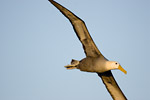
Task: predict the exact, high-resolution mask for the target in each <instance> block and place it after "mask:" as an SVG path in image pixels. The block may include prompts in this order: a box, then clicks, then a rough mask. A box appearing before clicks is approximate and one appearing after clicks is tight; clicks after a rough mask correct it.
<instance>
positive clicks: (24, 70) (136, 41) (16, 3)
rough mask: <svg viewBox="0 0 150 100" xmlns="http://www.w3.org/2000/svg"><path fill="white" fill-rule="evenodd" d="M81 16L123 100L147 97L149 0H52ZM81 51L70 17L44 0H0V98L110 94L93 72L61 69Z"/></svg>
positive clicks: (48, 99) (58, 99) (51, 99)
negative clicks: (114, 66) (112, 66)
mask: <svg viewBox="0 0 150 100" xmlns="http://www.w3.org/2000/svg"><path fill="white" fill-rule="evenodd" d="M57 2H58V3H60V4H62V5H63V6H64V7H66V8H68V9H69V10H71V11H72V12H73V13H74V14H76V15H77V16H78V17H80V18H81V19H83V20H84V22H85V23H86V25H87V28H88V30H89V32H90V34H91V36H92V38H93V40H94V42H95V43H96V45H97V47H98V48H99V50H100V51H101V52H102V54H103V55H104V56H105V57H106V58H107V59H109V60H114V61H118V62H120V63H121V65H122V67H123V68H124V69H126V70H127V72H128V73H127V75H125V74H124V73H122V72H121V71H119V70H113V71H112V73H113V75H114V77H115V79H116V80H117V82H118V84H119V86H120V88H121V89H122V91H123V92H124V94H125V95H126V97H127V98H128V99H129V100H149V99H150V96H149V90H150V86H149V84H150V78H149V76H150V72H149V71H150V64H149V62H150V57H149V56H150V1H149V0H57ZM84 57H85V54H84V51H83V48H82V45H81V43H80V42H79V40H78V38H77V36H76V34H75V32H74V30H73V28H72V26H71V24H70V22H69V21H68V20H67V19H66V18H65V17H64V16H63V15H62V14H61V13H60V12H59V11H58V10H57V9H56V8H55V7H54V6H53V5H52V4H50V3H49V2H48V0H24V1H23V0H13V1H12V0H11V1H7V0H1V1H0V100H95V99H99V100H100V99H101V100H112V98H111V96H110V95H109V93H108V92H107V90H106V88H105V86H104V84H103V83H102V81H101V79H100V78H99V77H98V76H97V74H94V73H87V72H80V71H79V70H66V69H65V68H64V66H65V65H67V64H69V63H70V61H71V59H77V60H80V59H82V58H84Z"/></svg>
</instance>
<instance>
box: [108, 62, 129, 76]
mask: <svg viewBox="0 0 150 100" xmlns="http://www.w3.org/2000/svg"><path fill="white" fill-rule="evenodd" d="M109 63H110V68H111V69H119V70H120V71H122V72H124V73H125V74H127V71H126V70H125V69H124V68H122V67H121V65H120V64H119V63H118V62H116V61H109Z"/></svg>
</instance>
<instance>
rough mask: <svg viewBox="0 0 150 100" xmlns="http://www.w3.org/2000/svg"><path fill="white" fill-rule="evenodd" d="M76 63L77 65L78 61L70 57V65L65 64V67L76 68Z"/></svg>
mask: <svg viewBox="0 0 150 100" xmlns="http://www.w3.org/2000/svg"><path fill="white" fill-rule="evenodd" d="M77 65H79V61H77V60H74V59H72V61H71V65H67V66H65V67H66V68H67V69H76V68H77Z"/></svg>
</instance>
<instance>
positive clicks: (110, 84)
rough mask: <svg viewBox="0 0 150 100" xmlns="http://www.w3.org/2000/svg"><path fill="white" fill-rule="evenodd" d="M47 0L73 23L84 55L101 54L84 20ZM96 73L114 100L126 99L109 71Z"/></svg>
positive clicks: (95, 55) (51, 0)
mask: <svg viewBox="0 0 150 100" xmlns="http://www.w3.org/2000/svg"><path fill="white" fill-rule="evenodd" d="M49 1H50V2H51V3H52V4H53V5H54V6H55V7H56V8H58V9H59V10H60V12H61V13H62V14H63V15H64V16H66V17H67V18H68V19H69V20H70V22H71V24H72V25H73V28H74V31H75V32H76V34H77V36H78V38H79V40H80V41H81V43H82V45H83V48H84V51H85V54H86V56H91V57H97V56H103V55H102V54H101V53H100V51H99V50H98V49H97V47H96V45H95V43H94V42H93V40H92V38H91V36H90V34H89V32H88V30H87V28H86V25H85V23H84V21H82V20H81V19H80V18H79V17H77V16H76V15H74V14H73V13H72V12H71V11H69V10H68V9H66V8H65V7H63V6H61V5H60V4H58V3H57V2H55V1H53V0H49ZM98 75H99V76H100V77H101V78H102V81H103V83H104V84H105V86H106V88H107V90H108V91H109V93H110V94H111V96H112V98H113V99H114V100H126V97H125V96H124V94H123V93H122V91H121V89H120V88H119V86H118V85H117V83H116V81H115V79H114V77H113V75H112V73H111V71H108V72H105V73H98Z"/></svg>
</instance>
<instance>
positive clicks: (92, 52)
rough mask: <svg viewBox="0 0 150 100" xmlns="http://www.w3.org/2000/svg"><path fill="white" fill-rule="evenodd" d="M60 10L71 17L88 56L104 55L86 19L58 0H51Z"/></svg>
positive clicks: (70, 19)
mask: <svg viewBox="0 0 150 100" xmlns="http://www.w3.org/2000/svg"><path fill="white" fill-rule="evenodd" d="M49 1H50V2H51V3H52V4H53V5H54V6H55V7H56V8H57V9H58V10H60V12H61V13H62V14H63V15H64V16H65V17H67V18H68V19H69V21H70V22H71V24H72V25H73V28H74V31H75V33H76V35H77V36H78V38H79V40H80V41H81V43H82V45H83V48H84V52H85V54H86V56H91V57H97V56H103V55H102V54H101V53H100V51H99V50H98V49H97V47H96V45H95V43H94V42H93V40H92V38H91V36H90V34H89V32H88V30H87V28H86V25H85V23H84V21H82V20H81V19H80V18H79V17H77V16H76V15H74V14H73V13H72V12H71V11H69V10H68V9H66V8H65V7H63V6H61V5H60V4H58V3H57V2H55V1H53V0H49Z"/></svg>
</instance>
